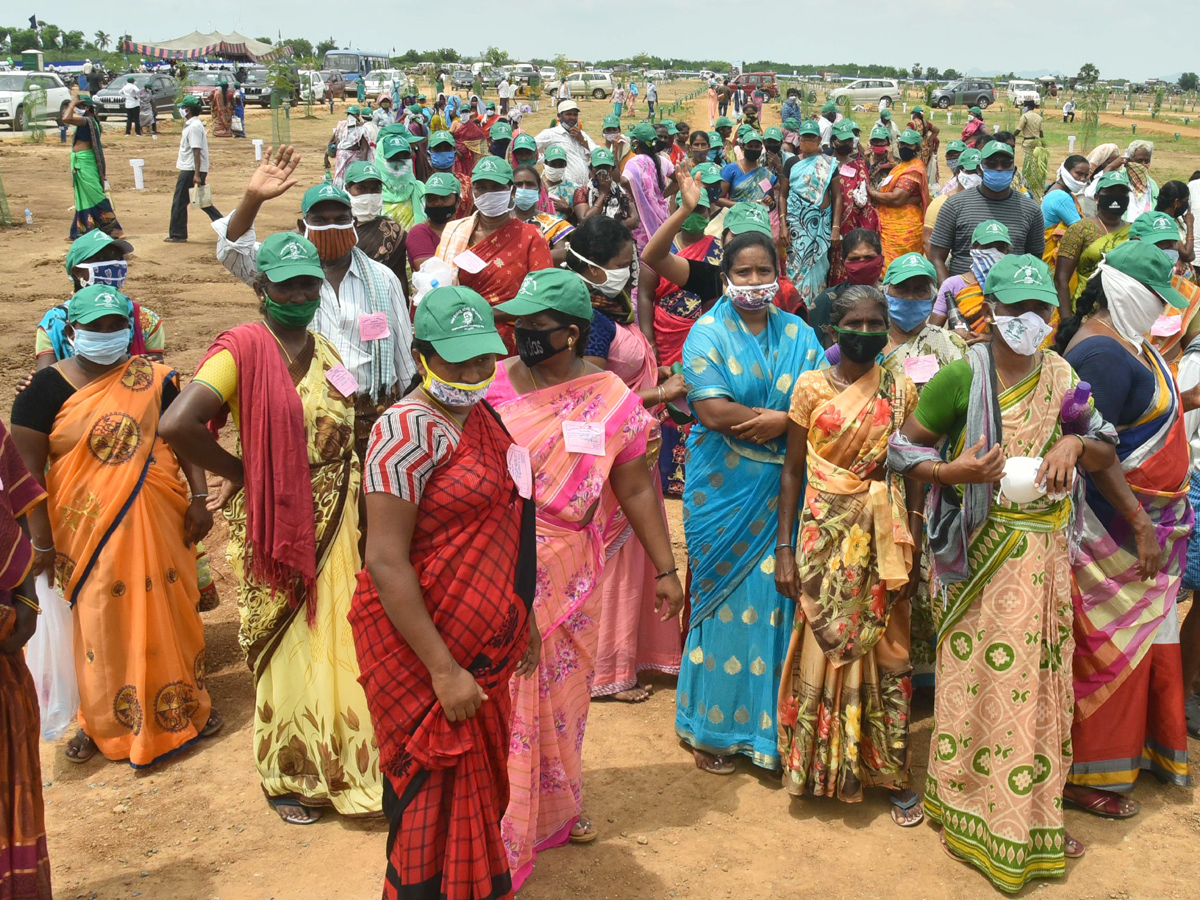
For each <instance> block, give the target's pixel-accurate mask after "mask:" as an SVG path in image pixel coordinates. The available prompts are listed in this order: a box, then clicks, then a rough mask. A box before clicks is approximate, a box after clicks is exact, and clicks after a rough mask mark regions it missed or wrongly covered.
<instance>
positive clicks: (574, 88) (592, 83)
mask: <svg viewBox="0 0 1200 900" xmlns="http://www.w3.org/2000/svg"><path fill="white" fill-rule="evenodd" d="M558 85H559V81H558V80H557V79H555V80H553V81H549V82H547V83H546V93H547V94H553V93H554V92H555V91H557V90H558ZM567 87H569V88H570V89H571V96H572V97H578V96H580V95H584V96H591V97H594V98H596V99H597V100H603V99H604V98H605V97H608V96H610V95H611V94H612V92H613V91H615V90H616V89H617V83H616V81H614V80H613V77H612V72H572V73H570V74H569V75H568V76H567Z"/></svg>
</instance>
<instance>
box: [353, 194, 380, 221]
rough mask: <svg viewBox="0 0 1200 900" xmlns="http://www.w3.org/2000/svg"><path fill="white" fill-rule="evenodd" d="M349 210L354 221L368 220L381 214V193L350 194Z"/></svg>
mask: <svg viewBox="0 0 1200 900" xmlns="http://www.w3.org/2000/svg"><path fill="white" fill-rule="evenodd" d="M350 211H351V212H352V213H354V221H356V222H369V221H371V220H372V219H377V218H379V217H380V216H381V215H383V194H352V195H351V196H350Z"/></svg>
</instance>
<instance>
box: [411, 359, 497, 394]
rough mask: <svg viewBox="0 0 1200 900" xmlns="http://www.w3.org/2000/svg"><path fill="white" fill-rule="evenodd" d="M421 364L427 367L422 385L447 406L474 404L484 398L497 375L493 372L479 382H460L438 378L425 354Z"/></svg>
mask: <svg viewBox="0 0 1200 900" xmlns="http://www.w3.org/2000/svg"><path fill="white" fill-rule="evenodd" d="M421 365H423V366H424V367H425V377H424V378H423V379H422V381H421V387H423V388H424V389H425V392H426V393H427V394H429V396H430V397H432V398H433V399H434V400H437V401H438V402H439V403H445V404H446V405H447V406H474V405H475V404H476V403H478V402H479V401H480V400H482V399H483V397H484V395H485V394H486V393H487V389H488V387H489V386H490V385H491V383H492V380H493V379H494V378H495V377H496V376H495V373H493V374H492V375H489V376H488V377H487V378H485V379H484V380H483V381H481V382H479V383H478V384H458V383H456V382H453V381H443V380H442V379H441V378H438V376H437V375H436V374H434V371H433V369H431V368H429V362H428V361H427V360H426V359H425V355H424V354H421Z"/></svg>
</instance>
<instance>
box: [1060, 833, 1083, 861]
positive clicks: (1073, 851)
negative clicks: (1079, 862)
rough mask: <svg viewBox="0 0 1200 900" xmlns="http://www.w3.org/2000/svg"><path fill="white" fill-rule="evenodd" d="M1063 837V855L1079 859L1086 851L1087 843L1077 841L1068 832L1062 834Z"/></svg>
mask: <svg viewBox="0 0 1200 900" xmlns="http://www.w3.org/2000/svg"><path fill="white" fill-rule="evenodd" d="M1063 837H1064V841H1063V855H1064V856H1065V857H1066V858H1067V859H1079V858H1080V857H1081V856H1083V854H1085V853H1087V844H1085V843H1084V842H1083V841H1078V840H1076V839H1075V838H1073V837H1071V836H1070V835H1069V834H1064V835H1063Z"/></svg>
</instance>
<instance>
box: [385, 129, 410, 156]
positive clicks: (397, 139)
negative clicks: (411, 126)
mask: <svg viewBox="0 0 1200 900" xmlns="http://www.w3.org/2000/svg"><path fill="white" fill-rule="evenodd" d="M398 153H412V143H411V142H410V141H409V139H408V138H406V137H405V136H404V135H402V134H389V135H387V136H386V137H384V138H383V158H384V159H391V158H392V157H393V156H395V155H396V154H398Z"/></svg>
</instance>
